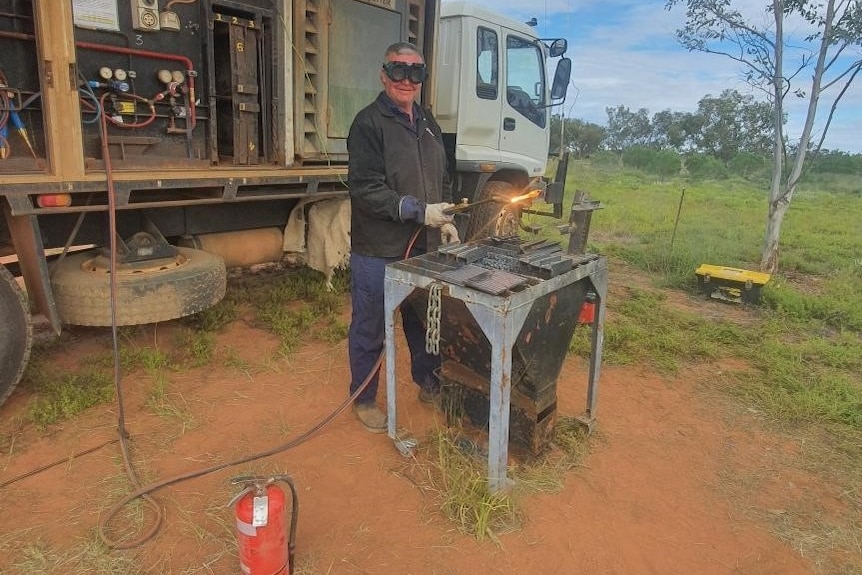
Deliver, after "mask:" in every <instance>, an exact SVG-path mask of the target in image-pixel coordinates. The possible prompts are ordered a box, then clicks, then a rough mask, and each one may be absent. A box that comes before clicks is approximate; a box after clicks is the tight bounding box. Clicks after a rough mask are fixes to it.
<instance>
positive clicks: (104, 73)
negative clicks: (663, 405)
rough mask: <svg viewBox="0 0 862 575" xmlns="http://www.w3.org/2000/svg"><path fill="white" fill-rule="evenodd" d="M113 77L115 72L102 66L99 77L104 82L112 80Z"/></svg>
mask: <svg viewBox="0 0 862 575" xmlns="http://www.w3.org/2000/svg"><path fill="white" fill-rule="evenodd" d="M113 75H114V72H113V71H112V70H111V69H110V68H108V67H107V66H102V67H101V68H99V77H100V78H101V79H102V80H110V79H111V77H112V76H113Z"/></svg>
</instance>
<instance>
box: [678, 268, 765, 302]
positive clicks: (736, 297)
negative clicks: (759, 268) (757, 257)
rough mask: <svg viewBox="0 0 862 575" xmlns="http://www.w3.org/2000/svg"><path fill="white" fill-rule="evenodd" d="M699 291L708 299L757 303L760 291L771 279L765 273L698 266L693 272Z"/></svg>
mask: <svg viewBox="0 0 862 575" xmlns="http://www.w3.org/2000/svg"><path fill="white" fill-rule="evenodd" d="M694 273H695V275H696V276H697V284H698V286H699V287H700V291H702V292H703V293H704V294H706V295H708V296H709V297H712V298H715V299H720V300H724V301H729V302H734V303H757V302H758V301H760V290H761V288H762V287H763V286H765V285H766V283H767V282H768V281H769V278H770V277H771V276H770V275H769V274H767V273H763V272H753V271H751V270H743V269H739V268H729V267H725V266H714V265H710V264H700V266H699V267H698V268H697V269H696V270H695V272H694Z"/></svg>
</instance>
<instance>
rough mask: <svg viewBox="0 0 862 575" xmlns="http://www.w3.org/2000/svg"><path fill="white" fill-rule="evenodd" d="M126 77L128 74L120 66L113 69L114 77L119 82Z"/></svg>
mask: <svg viewBox="0 0 862 575" xmlns="http://www.w3.org/2000/svg"><path fill="white" fill-rule="evenodd" d="M127 77H128V75H127V74H126V71H125V70H123V69H122V68H117V69H116V70H114V78H116V79H117V80H119V81H120V82H124V81H125V80H126V78H127Z"/></svg>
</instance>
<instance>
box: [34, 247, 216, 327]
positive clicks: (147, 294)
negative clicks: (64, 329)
mask: <svg viewBox="0 0 862 575" xmlns="http://www.w3.org/2000/svg"><path fill="white" fill-rule="evenodd" d="M176 250H177V255H176V256H175V257H174V258H172V259H169V260H159V261H158V263H152V264H150V267H146V266H147V265H148V264H147V263H143V264H136V265H135V266H134V267H133V268H130V269H122V267H121V269H120V270H119V273H118V275H117V294H116V298H117V325H138V324H144V323H155V322H159V321H167V320H170V319H176V318H178V317H183V316H187V315H191V314H193V313H198V312H199V311H203V310H205V309H206V308H208V307H210V306H213V305H215V304H217V303H218V302H219V301H220V300H221V299H222V298H223V297H224V294H225V288H226V285H227V274H226V272H225V265H224V261H223V260H222V259H221V258H220V257H218V256H216V255H213V254H210V253H207V252H204V251H201V250H195V249H191V248H176ZM102 259H103V258H101V257H100V256H98V254H97V253H96V252H92V251H89V252H83V253H79V254H73V255H71V256H68V257H67V258H66V259H64V260H63V261H62V262H60V263H59V265H58V266H57V267H56V269H55V270H54V272H53V275H52V277H51V285H52V287H53V290H54V299H55V300H56V302H57V312H58V313H59V315H60V319H61V321H62V322H63V323H68V324H72V325H92V326H109V325H111V305H110V291H111V287H110V279H109V274H108V271H107V266H106V265H105V264H104V263H102ZM118 267H120V266H118Z"/></svg>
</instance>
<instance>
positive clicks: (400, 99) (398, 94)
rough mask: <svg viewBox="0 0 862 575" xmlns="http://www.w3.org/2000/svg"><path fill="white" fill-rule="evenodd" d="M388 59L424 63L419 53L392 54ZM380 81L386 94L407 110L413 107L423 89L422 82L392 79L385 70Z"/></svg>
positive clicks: (388, 60)
mask: <svg viewBox="0 0 862 575" xmlns="http://www.w3.org/2000/svg"><path fill="white" fill-rule="evenodd" d="M386 61H387V62H403V63H405V64H422V62H423V61H422V57H421V56H420V55H419V54H392V55H390V56H389V57H388V58H387V59H386ZM380 81H381V82H383V90H384V91H385V92H386V95H387V96H389V97H390V98H392V101H393V102H395V104H396V105H397V106H398V107H399V108H401V109H402V110H404V111H405V112H409V111H410V110H412V109H413V101H414V100H415V99H416V96H417V95H418V94H419V91H420V90H421V89H422V84H414V83H413V82H411V81H410V80H409V79H407V78H405V79H403V80H400V81H398V82H396V81H394V80H392V79H390V78H389V77H388V76H387V75H386V72H385V71H383V70H381V71H380Z"/></svg>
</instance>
